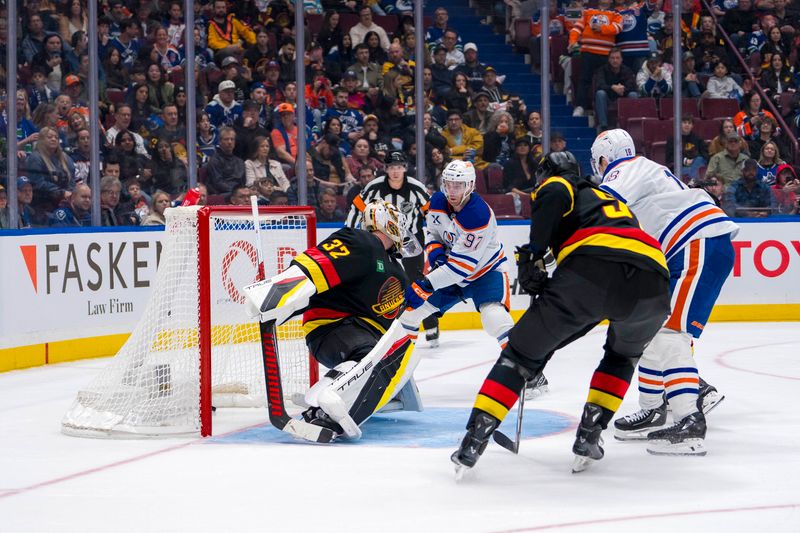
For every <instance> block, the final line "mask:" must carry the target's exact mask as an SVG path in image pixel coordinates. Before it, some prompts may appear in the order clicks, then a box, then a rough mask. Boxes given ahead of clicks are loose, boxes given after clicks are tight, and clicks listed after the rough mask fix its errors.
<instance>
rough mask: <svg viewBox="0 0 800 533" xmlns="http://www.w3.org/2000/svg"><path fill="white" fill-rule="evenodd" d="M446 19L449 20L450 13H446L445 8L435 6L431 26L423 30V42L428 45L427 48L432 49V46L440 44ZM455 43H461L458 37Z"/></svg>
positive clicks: (445, 28) (445, 27)
mask: <svg viewBox="0 0 800 533" xmlns="http://www.w3.org/2000/svg"><path fill="white" fill-rule="evenodd" d="M448 20H450V15H449V14H448V13H447V9H445V8H443V7H437V8H436V11H434V12H433V26H431V27H430V28H428V29H427V30H425V44H427V45H428V48H429V49H431V50H433V48H434V47H436V46H438V45H440V44H442V38H443V37H444V32H445V31H446V30H447V28H448V26H447V21H448ZM457 45H459V46H460V45H461V38H460V37H459V38H458V40H457Z"/></svg>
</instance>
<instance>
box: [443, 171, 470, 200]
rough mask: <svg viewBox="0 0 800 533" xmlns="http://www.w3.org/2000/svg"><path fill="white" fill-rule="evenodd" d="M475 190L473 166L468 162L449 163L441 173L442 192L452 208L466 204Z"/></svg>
mask: <svg viewBox="0 0 800 533" xmlns="http://www.w3.org/2000/svg"><path fill="white" fill-rule="evenodd" d="M474 190H475V166H474V165H473V164H472V163H470V162H469V161H458V160H456V161H451V162H450V163H448V164H447V166H446V167H445V168H444V170H443V171H442V192H444V195H445V196H446V197H447V201H448V202H449V203H450V205H452V206H453V207H460V206H462V205H464V204H465V203H467V201H468V200H469V195H470V194H472V192H473V191H474Z"/></svg>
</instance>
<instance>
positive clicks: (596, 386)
mask: <svg viewBox="0 0 800 533" xmlns="http://www.w3.org/2000/svg"><path fill="white" fill-rule="evenodd" d="M629 385H630V383H629V382H627V381H625V380H624V379H620V378H618V377H616V376H612V375H611V374H606V373H605V372H600V371H595V373H594V375H593V376H592V382H591V384H590V389H589V397H588V398H587V400H586V401H587V402H589V403H594V404H597V405H599V406H600V407H603V408H605V409H608V410H609V411H611V412H612V413H615V412H617V409H619V406H620V404H621V403H622V399H623V398H624V397H625V393H626V392H628V386H629Z"/></svg>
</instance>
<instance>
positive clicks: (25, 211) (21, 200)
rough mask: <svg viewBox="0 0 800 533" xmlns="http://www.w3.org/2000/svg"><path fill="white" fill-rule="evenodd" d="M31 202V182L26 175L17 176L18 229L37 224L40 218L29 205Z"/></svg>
mask: <svg viewBox="0 0 800 533" xmlns="http://www.w3.org/2000/svg"><path fill="white" fill-rule="evenodd" d="M32 203H33V183H31V180H29V179H28V177H27V176H19V177H18V178H17V213H18V214H19V220H18V221H17V226H18V227H19V229H24V228H31V227H34V226H39V225H41V224H39V222H40V220H39V218H38V217H37V215H36V210H34V209H33V206H32V205H31V204H32Z"/></svg>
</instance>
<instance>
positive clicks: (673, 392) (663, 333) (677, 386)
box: [651, 328, 700, 420]
mask: <svg viewBox="0 0 800 533" xmlns="http://www.w3.org/2000/svg"><path fill="white" fill-rule="evenodd" d="M651 344H652V345H653V347H654V348H655V350H656V352H657V353H658V354H659V356H660V360H661V368H662V369H663V370H662V376H663V380H664V389H665V391H666V395H667V402H668V403H669V405H670V407H671V408H672V415H673V417H674V418H675V420H681V419H682V418H684V417H686V416H688V415H690V414H692V413H694V412H695V411H697V391H698V387H699V382H700V378H699V377H698V375H697V366H696V365H695V363H694V357H692V337H691V336H690V335H689V334H688V333H686V332H684V331H675V330H671V329H666V328H662V329H661V330H660V331H659V332H658V333H657V334H656V336H655V338H654V339H653V342H652V343H651Z"/></svg>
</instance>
